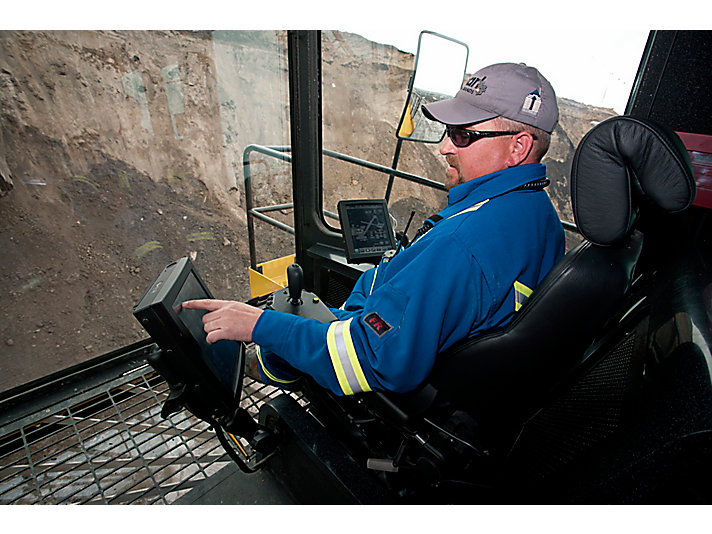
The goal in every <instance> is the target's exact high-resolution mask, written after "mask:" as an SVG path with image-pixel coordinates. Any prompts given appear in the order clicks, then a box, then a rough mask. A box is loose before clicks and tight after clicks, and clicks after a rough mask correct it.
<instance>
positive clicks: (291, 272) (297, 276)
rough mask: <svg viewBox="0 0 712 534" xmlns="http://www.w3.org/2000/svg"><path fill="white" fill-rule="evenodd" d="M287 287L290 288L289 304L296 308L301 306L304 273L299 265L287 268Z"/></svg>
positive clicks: (295, 264) (294, 264)
mask: <svg viewBox="0 0 712 534" xmlns="http://www.w3.org/2000/svg"><path fill="white" fill-rule="evenodd" d="M287 286H288V288H289V298H288V299H287V302H289V303H290V304H292V305H294V306H300V305H301V304H303V302H302V290H303V289H304V271H303V270H302V268H301V267H300V266H299V264H297V263H293V264H292V265H290V266H289V267H287Z"/></svg>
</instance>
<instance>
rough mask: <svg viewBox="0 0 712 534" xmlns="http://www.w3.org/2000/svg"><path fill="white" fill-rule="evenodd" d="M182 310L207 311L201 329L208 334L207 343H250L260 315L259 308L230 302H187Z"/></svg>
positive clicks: (208, 300)
mask: <svg viewBox="0 0 712 534" xmlns="http://www.w3.org/2000/svg"><path fill="white" fill-rule="evenodd" d="M183 308H185V309H188V310H208V313H206V314H205V315H203V328H205V332H206V333H207V334H208V335H207V337H206V340H207V342H208V343H215V342H216V341H219V340H221V339H232V340H234V341H252V330H253V329H254V328H255V324H256V323H257V319H259V318H260V315H261V314H262V310H261V309H260V308H255V307H254V306H250V305H248V304H244V303H242V302H235V301H232V300H211V299H203V300H187V301H185V302H184V303H183Z"/></svg>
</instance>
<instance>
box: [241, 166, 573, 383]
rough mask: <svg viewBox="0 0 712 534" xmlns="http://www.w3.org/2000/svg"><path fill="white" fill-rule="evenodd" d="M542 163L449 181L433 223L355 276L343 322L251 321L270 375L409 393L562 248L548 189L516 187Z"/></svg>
mask: <svg viewBox="0 0 712 534" xmlns="http://www.w3.org/2000/svg"><path fill="white" fill-rule="evenodd" d="M545 175H546V167H545V166H544V165H542V164H540V163H534V164H528V165H523V166H519V167H513V168H511V169H506V170H503V171H500V172H496V173H492V174H489V175H486V176H483V177H481V178H478V179H475V180H471V181H468V182H465V183H463V184H460V185H458V186H456V187H454V188H452V189H451V190H450V192H449V195H448V205H447V207H446V208H445V209H443V210H442V211H441V212H440V213H439V214H438V216H437V217H433V220H431V223H432V228H431V229H430V230H429V231H427V232H426V233H424V234H423V235H421V236H419V237H417V238H416V239H414V240H413V241H412V242H411V243H410V245H409V246H408V247H407V248H405V249H404V250H402V251H400V252H399V253H398V254H397V255H396V256H395V257H393V258H392V259H391V260H390V261H388V262H384V261H382V262H381V263H380V264H379V265H378V266H377V267H374V268H373V269H370V270H369V271H367V272H365V273H364V274H363V275H362V276H361V277H360V278H359V280H358V281H357V282H356V285H355V287H354V288H353V291H352V292H351V295H350V296H349V298H348V299H347V300H346V302H345V303H344V305H343V306H342V308H341V309H338V310H335V309H334V310H332V311H333V312H334V314H335V315H336V317H337V320H336V321H334V322H332V323H326V324H322V323H319V322H318V321H316V320H313V319H304V318H301V317H297V316H295V315H290V314H286V313H281V312H277V311H274V310H265V311H264V312H263V313H262V315H261V316H260V318H259V320H258V321H257V324H256V325H255V328H254V331H253V336H252V337H253V341H254V342H255V343H256V344H257V345H258V346H259V350H258V357H259V363H260V365H259V367H260V373H261V375H262V378H263V379H264V380H265V382H267V383H273V384H275V385H280V386H285V387H288V386H289V384H290V383H292V382H294V381H295V380H297V379H298V377H299V376H300V373H305V374H308V375H310V376H312V377H313V378H314V379H315V380H316V381H317V382H318V383H319V384H320V385H322V386H323V387H325V388H328V389H330V390H331V391H333V392H335V393H336V394H339V395H351V394H354V393H360V392H365V391H371V390H387V391H395V392H406V391H410V390H412V389H415V388H416V387H417V386H418V385H419V384H420V383H422V382H423V381H424V380H425V378H426V377H427V376H428V374H429V373H430V371H431V369H432V367H433V364H434V362H435V358H436V356H437V354H438V353H440V352H442V351H444V350H445V349H447V348H448V347H450V346H451V345H452V344H453V343H455V342H457V341H459V340H461V339H464V338H467V337H472V336H474V335H477V334H479V333H483V332H486V331H488V330H490V329H492V328H495V327H499V326H503V325H506V324H507V323H508V322H509V321H511V319H512V317H513V316H514V314H515V313H516V311H517V310H518V309H519V308H520V307H521V306H522V304H523V302H524V301H525V300H526V299H527V298H528V297H529V295H531V293H532V290H533V289H534V288H535V287H536V286H537V285H538V284H539V282H540V281H541V280H542V279H543V278H544V276H545V275H546V274H547V273H548V272H549V270H550V269H551V267H553V265H554V264H555V263H556V262H557V261H559V259H561V257H562V256H563V254H564V233H563V229H562V227H561V223H560V221H559V218H558V216H557V214H556V211H555V210H554V207H553V206H552V204H551V201H550V200H549V196H548V195H547V194H546V192H544V191H542V190H538V191H528V190H516V191H515V189H516V188H518V187H519V186H521V185H523V184H526V183H528V182H531V181H533V180H537V179H540V178H544V177H545Z"/></svg>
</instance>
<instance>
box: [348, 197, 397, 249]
mask: <svg viewBox="0 0 712 534" xmlns="http://www.w3.org/2000/svg"><path fill="white" fill-rule="evenodd" d="M346 215H347V219H348V224H349V228H348V231H349V232H350V233H351V238H352V240H353V251H354V253H355V254H357V255H379V254H382V253H384V252H386V251H387V250H390V249H391V248H393V237H392V236H391V229H390V224H388V223H389V221H388V220H387V217H388V214H387V212H386V211H385V210H384V208H383V206H381V205H368V204H366V205H357V204H353V205H350V206H349V205H347V206H346Z"/></svg>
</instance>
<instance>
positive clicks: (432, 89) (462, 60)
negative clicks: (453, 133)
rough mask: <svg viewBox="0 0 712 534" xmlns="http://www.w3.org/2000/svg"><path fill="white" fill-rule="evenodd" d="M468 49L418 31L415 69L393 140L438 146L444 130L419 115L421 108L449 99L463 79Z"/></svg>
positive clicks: (438, 124)
mask: <svg viewBox="0 0 712 534" xmlns="http://www.w3.org/2000/svg"><path fill="white" fill-rule="evenodd" d="M469 54H470V50H469V48H468V46H467V45H466V44H465V43H463V42H461V41H458V40H456V39H453V38H451V37H446V36H445V35H441V34H439V33H435V32H431V31H427V30H424V31H421V32H420V37H419V38H418V51H417V53H416V56H415V66H414V67H413V74H412V76H411V78H410V84H409V86H408V98H407V99H406V101H405V106H404V108H403V113H402V114H401V119H400V122H399V123H398V129H397V130H396V137H397V138H398V139H404V140H408V141H419V142H422V143H439V142H440V141H442V139H443V137H444V135H445V126H444V125H443V124H440V123H438V122H435V121H431V120H429V119H427V118H426V117H425V116H424V115H423V111H422V106H423V104H429V103H431V102H437V101H439V100H444V99H446V98H452V97H453V96H455V93H457V91H459V89H460V86H461V85H462V82H463V81H464V79H465V73H466V70H467V60H468V57H469Z"/></svg>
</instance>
